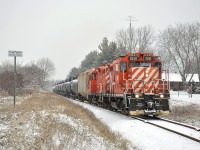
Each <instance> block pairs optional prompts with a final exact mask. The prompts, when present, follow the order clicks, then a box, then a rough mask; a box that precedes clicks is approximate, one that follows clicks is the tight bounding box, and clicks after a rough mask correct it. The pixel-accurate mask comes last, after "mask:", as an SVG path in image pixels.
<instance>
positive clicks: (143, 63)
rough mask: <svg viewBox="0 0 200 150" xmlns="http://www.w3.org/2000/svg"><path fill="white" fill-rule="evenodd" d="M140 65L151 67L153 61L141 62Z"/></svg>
mask: <svg viewBox="0 0 200 150" xmlns="http://www.w3.org/2000/svg"><path fill="white" fill-rule="evenodd" d="M140 67H151V63H148V62H141V63H140Z"/></svg>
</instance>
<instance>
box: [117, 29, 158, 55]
mask: <svg viewBox="0 0 200 150" xmlns="http://www.w3.org/2000/svg"><path fill="white" fill-rule="evenodd" d="M116 40H117V44H118V47H121V48H123V49H125V50H126V53H128V52H138V51H141V52H143V51H149V50H152V49H151V47H152V44H153V43H154V41H155V35H154V29H153V27H152V26H150V25H148V26H144V27H140V28H137V29H135V28H133V27H130V28H129V29H127V30H123V29H122V30H119V31H117V33H116Z"/></svg>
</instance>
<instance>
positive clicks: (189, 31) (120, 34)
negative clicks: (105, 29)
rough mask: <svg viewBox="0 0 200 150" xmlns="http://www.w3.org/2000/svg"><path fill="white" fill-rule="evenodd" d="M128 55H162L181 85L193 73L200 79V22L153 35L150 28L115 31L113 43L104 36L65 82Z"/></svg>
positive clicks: (174, 27) (148, 26) (171, 28)
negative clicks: (176, 74)
mask: <svg viewBox="0 0 200 150" xmlns="http://www.w3.org/2000/svg"><path fill="white" fill-rule="evenodd" d="M129 52H153V53H154V54H155V55H158V56H161V60H162V61H163V68H164V69H169V70H170V72H177V73H179V74H180V75H181V78H182V82H183V83H184V84H186V79H187V76H188V74H192V76H193V75H194V74H195V73H196V74H198V77H199V79H200V23H199V22H192V23H177V24H175V25H169V26H168V27H166V28H165V29H164V30H162V31H160V32H159V33H155V31H154V28H153V27H152V26H150V25H146V26H143V27H139V28H135V27H130V28H128V29H121V30H118V31H117V32H116V36H115V41H109V40H108V39H107V38H106V37H104V38H103V40H102V42H101V43H100V44H99V46H98V50H93V51H91V52H90V53H89V54H87V55H86V56H85V58H84V60H82V61H81V65H80V66H79V67H73V68H72V69H71V70H70V72H69V73H68V75H67V77H66V80H70V79H72V78H76V77H77V75H78V74H79V73H81V72H84V71H86V70H88V69H91V68H95V67H99V66H101V65H105V64H108V63H111V62H112V61H114V60H115V59H116V58H118V57H120V56H124V55H126V54H127V53H129ZM190 81H191V79H190ZM190 81H189V82H190Z"/></svg>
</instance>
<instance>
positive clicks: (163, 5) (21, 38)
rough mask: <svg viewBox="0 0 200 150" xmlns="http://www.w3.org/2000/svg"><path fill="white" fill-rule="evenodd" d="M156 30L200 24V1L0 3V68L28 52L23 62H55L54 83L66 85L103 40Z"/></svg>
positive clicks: (12, 0)
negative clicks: (16, 53) (63, 81)
mask: <svg viewBox="0 0 200 150" xmlns="http://www.w3.org/2000/svg"><path fill="white" fill-rule="evenodd" d="M128 16H133V17H135V18H136V19H137V20H138V21H136V22H133V23H132V25H133V26H135V27H139V26H144V25H149V24H150V25H152V26H153V27H154V28H155V30H156V31H159V30H162V29H164V28H165V27H167V26H168V25H170V24H172V25H173V24H175V23H177V22H181V23H184V22H193V21H200V0H0V63H1V62H2V61H4V60H10V61H13V58H10V57H8V50H18V51H23V58H17V61H18V62H20V63H21V62H23V64H24V65H25V64H26V63H28V62H30V61H31V60H34V61H36V60H37V59H39V58H42V57H48V58H50V59H51V60H52V61H53V62H54V64H55V67H56V74H55V76H54V79H65V78H66V76H67V74H68V72H69V71H70V69H71V68H72V67H78V66H79V65H80V62H81V61H82V60H83V59H84V57H85V55H87V54H88V53H89V52H90V51H92V50H96V49H98V45H99V44H100V42H101V41H102V39H103V37H107V38H108V40H109V41H112V40H115V33H116V31H117V30H119V29H126V28H128V27H129V22H128V21H127V20H126V19H128Z"/></svg>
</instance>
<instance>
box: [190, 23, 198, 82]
mask: <svg viewBox="0 0 200 150" xmlns="http://www.w3.org/2000/svg"><path fill="white" fill-rule="evenodd" d="M188 34H189V37H190V43H191V45H190V49H191V51H192V53H193V58H194V63H195V65H194V66H195V68H194V69H196V73H198V78H199V81H200V23H199V22H194V23H192V24H190V25H189V26H188Z"/></svg>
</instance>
